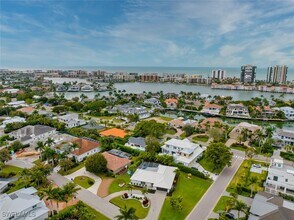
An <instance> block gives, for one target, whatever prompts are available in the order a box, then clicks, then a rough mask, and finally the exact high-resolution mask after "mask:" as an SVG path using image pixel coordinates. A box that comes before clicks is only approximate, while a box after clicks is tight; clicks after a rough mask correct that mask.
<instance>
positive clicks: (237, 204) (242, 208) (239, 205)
mask: <svg viewBox="0 0 294 220" xmlns="http://www.w3.org/2000/svg"><path fill="white" fill-rule="evenodd" d="M234 209H236V210H237V211H238V219H239V218H240V212H243V213H244V214H246V212H247V210H248V207H247V205H246V203H244V202H243V201H242V200H238V199H237V200H236V202H235V206H234Z"/></svg>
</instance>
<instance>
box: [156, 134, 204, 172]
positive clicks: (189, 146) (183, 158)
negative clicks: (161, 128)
mask: <svg viewBox="0 0 294 220" xmlns="http://www.w3.org/2000/svg"><path fill="white" fill-rule="evenodd" d="M161 149H162V153H163V154H167V155H172V156H173V157H174V159H175V161H176V162H177V163H182V164H184V165H185V166H188V167H190V166H192V165H193V163H194V162H195V161H196V160H197V159H198V158H199V157H201V156H202V153H203V149H202V148H201V147H200V145H199V144H194V143H192V142H190V141H189V140H188V139H187V138H186V139H184V140H179V139H175V138H172V139H170V140H168V141H166V142H165V144H164V145H163V146H162V147H161Z"/></svg>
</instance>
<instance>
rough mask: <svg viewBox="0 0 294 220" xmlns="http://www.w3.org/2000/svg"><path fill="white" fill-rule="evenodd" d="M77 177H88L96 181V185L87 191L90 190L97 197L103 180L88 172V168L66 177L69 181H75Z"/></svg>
mask: <svg viewBox="0 0 294 220" xmlns="http://www.w3.org/2000/svg"><path fill="white" fill-rule="evenodd" d="M77 176H87V177H90V178H92V179H93V180H95V183H94V184H93V185H92V186H90V187H89V188H88V189H87V190H89V191H90V192H92V193H94V194H95V195H97V192H98V188H99V186H100V184H101V182H102V180H101V178H100V177H99V176H96V175H95V174H93V173H90V172H88V171H86V168H85V167H82V168H81V169H79V170H77V171H76V172H74V173H72V174H69V175H67V176H64V177H66V178H67V179H69V180H73V179H74V178H75V177H77Z"/></svg>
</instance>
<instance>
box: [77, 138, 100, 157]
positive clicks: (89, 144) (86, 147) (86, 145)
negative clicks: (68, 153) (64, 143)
mask: <svg viewBox="0 0 294 220" xmlns="http://www.w3.org/2000/svg"><path fill="white" fill-rule="evenodd" d="M72 143H76V144H78V145H79V147H80V148H79V149H76V150H74V151H73V152H72V154H74V155H77V156H79V155H82V154H84V153H87V152H88V151H90V150H93V149H95V148H97V147H100V143H98V142H95V141H91V140H87V139H84V138H77V139H75V140H73V141H72Z"/></svg>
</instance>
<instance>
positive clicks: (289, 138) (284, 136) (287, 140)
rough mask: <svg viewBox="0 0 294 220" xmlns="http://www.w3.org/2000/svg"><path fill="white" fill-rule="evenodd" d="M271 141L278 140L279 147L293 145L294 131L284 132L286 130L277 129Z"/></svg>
mask: <svg viewBox="0 0 294 220" xmlns="http://www.w3.org/2000/svg"><path fill="white" fill-rule="evenodd" d="M273 139H276V140H278V141H279V142H280V143H281V145H280V146H282V147H283V146H286V145H294V131H293V130H286V129H277V130H276V132H275V133H274V134H273Z"/></svg>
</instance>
